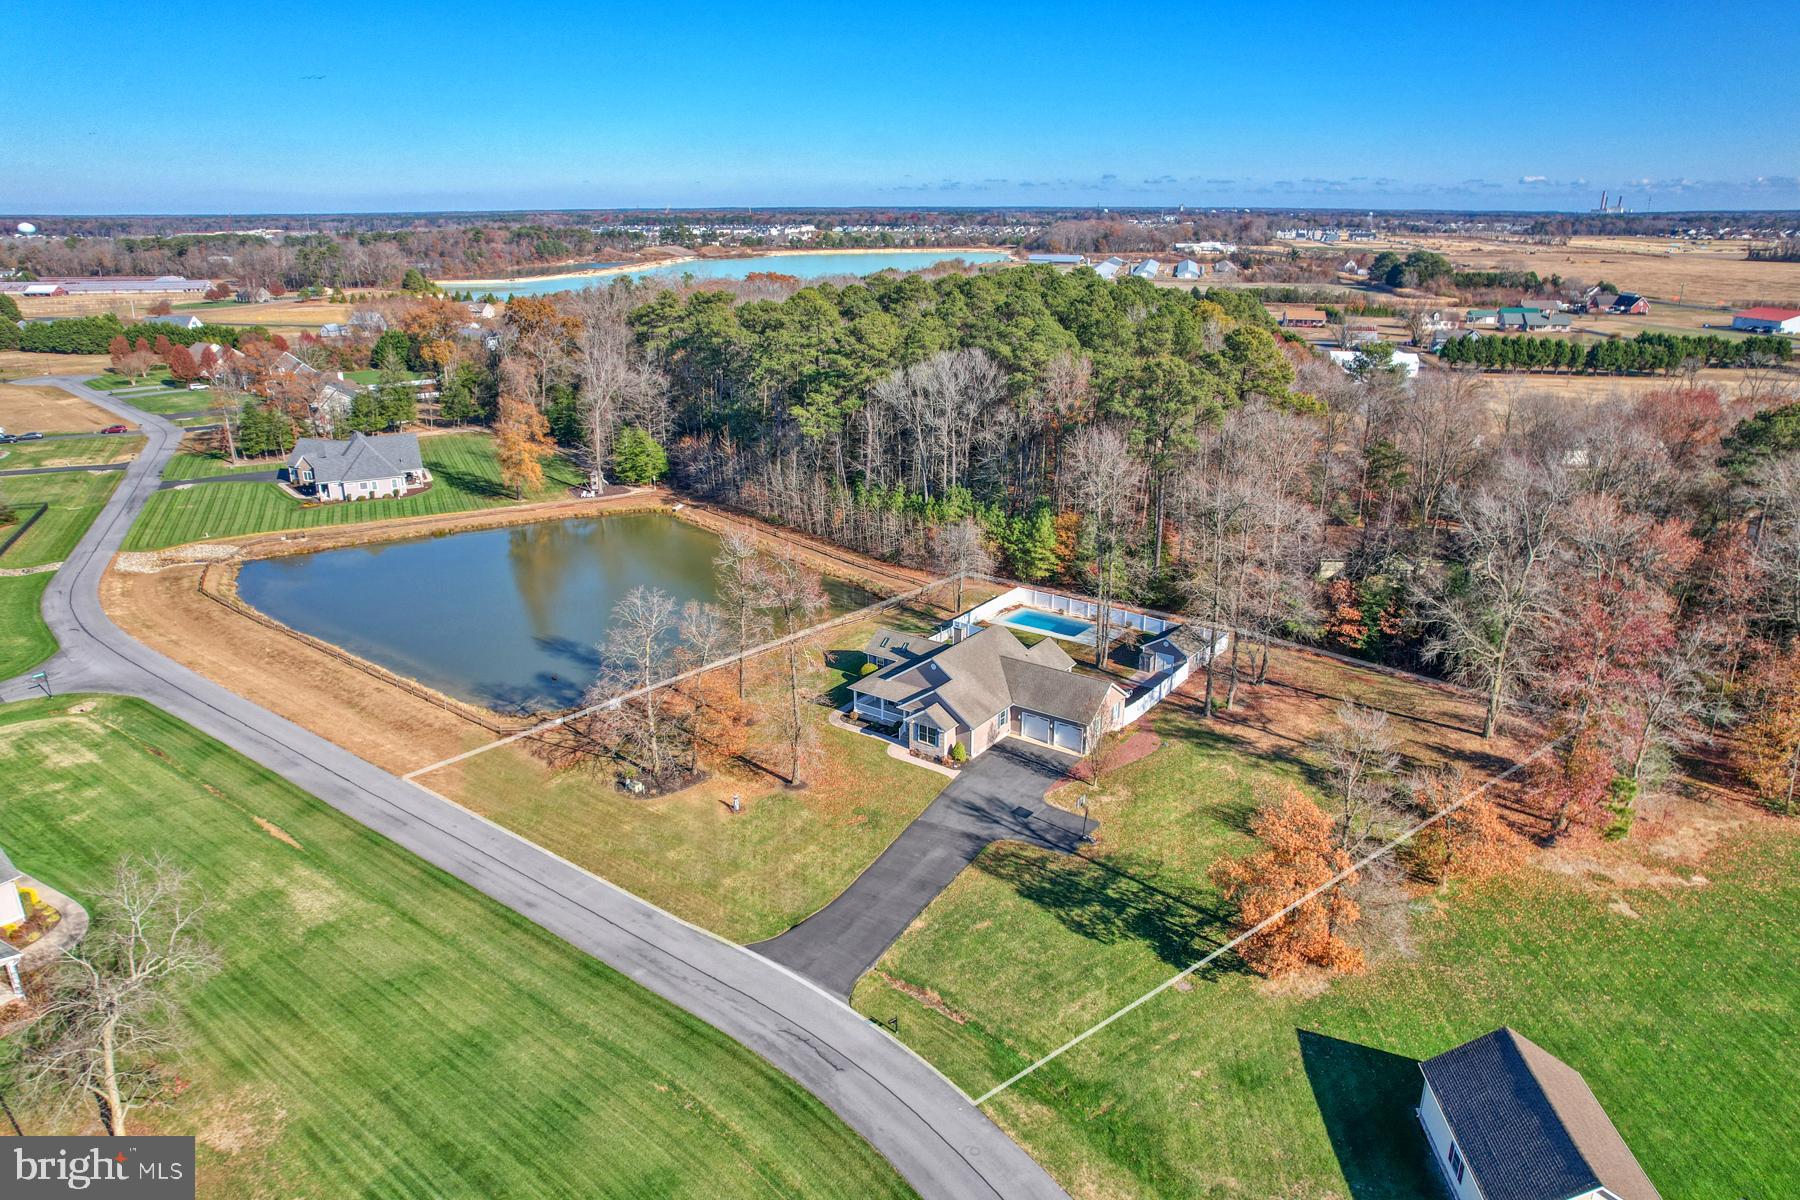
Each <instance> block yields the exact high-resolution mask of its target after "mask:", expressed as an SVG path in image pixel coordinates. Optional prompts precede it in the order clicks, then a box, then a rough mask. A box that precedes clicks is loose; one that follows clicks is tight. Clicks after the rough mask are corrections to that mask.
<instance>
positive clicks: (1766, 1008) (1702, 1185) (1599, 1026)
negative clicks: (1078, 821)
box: [854, 708, 1800, 1200]
mask: <svg viewBox="0 0 1800 1200" xmlns="http://www.w3.org/2000/svg"><path fill="white" fill-rule="evenodd" d="M1155 730H1156V732H1158V733H1159V734H1160V735H1161V736H1162V739H1163V741H1162V744H1161V745H1160V746H1159V747H1158V748H1157V749H1156V750H1155V751H1153V752H1152V753H1151V754H1150V755H1149V756H1148V757H1146V758H1143V759H1141V760H1140V761H1138V762H1136V763H1133V764H1131V765H1130V766H1127V767H1124V768H1121V769H1120V770H1118V771H1117V772H1114V773H1111V774H1109V775H1107V776H1105V777H1103V779H1102V781H1101V786H1100V788H1099V793H1098V794H1099V796H1100V797H1101V799H1100V800H1099V801H1098V802H1097V804H1096V809H1095V815H1096V816H1097V817H1098V819H1099V820H1100V822H1101V826H1100V833H1099V838H1098V841H1097V843H1096V844H1095V846H1094V847H1093V848H1092V849H1091V851H1090V853H1089V856H1088V858H1087V859H1086V860H1071V859H1066V858H1064V859H1057V858H1054V857H1052V856H1048V855H1042V854H1038V853H1035V852H1028V851H1024V850H1021V849H1020V848H1017V847H1009V846H1004V845H1002V846H995V847H991V848H990V849H989V850H988V851H987V852H986V853H985V854H984V855H983V856H982V857H981V858H980V859H979V860H978V861H977V863H976V864H975V866H974V868H973V869H971V870H969V871H966V872H964V874H963V875H962V876H961V877H960V878H959V879H958V880H957V881H956V883H955V884H954V885H952V887H951V888H950V889H949V890H948V891H947V892H946V893H945V894H944V895H943V896H941V897H940V898H939V899H938V900H937V901H936V902H934V903H933V904H932V905H931V906H930V907H929V908H927V909H926V910H925V912H924V913H923V914H922V916H921V917H920V919H919V921H918V922H916V923H915V925H914V926H913V928H912V929H911V930H910V931H909V932H908V933H907V934H906V935H905V936H904V937H903V938H902V939H901V940H900V941H899V942H898V943H897V944H896V945H895V946H894V947H893V949H892V950H890V951H889V953H888V954H887V956H886V957H885V958H884V959H883V960H882V962H881V963H880V964H878V966H877V968H876V971H875V972H873V973H871V974H870V975H869V976H868V977H866V978H865V979H864V980H863V981H862V983H861V984H860V985H859V986H858V988H857V990H856V994H855V997H854V1003H855V1004H856V1006H857V1008H858V1009H859V1010H861V1011H863V1012H866V1013H868V1014H869V1015H870V1016H872V1017H874V1018H877V1019H881V1020H887V1019H890V1018H897V1019H898V1021H899V1034H900V1036H901V1038H902V1039H904V1040H905V1041H906V1042H908V1043H909V1044H910V1045H912V1046H913V1047H914V1048H915V1049H917V1050H918V1051H919V1052H920V1053H921V1054H923V1055H925V1057H927V1058H928V1059H930V1060H931V1061H932V1062H933V1063H934V1064H935V1065H936V1066H938V1067H939V1068H940V1069H942V1070H944V1071H945V1072H946V1073H947V1074H948V1075H949V1076H950V1077H951V1078H952V1079H953V1080H955V1081H956V1082H957V1083H958V1084H959V1085H961V1086H962V1087H963V1088H964V1089H965V1090H967V1091H968V1092H969V1093H970V1094H971V1095H974V1096H979V1095H981V1094H982V1093H983V1092H985V1091H986V1090H988V1089H989V1088H991V1087H993V1086H994V1085H996V1084H998V1083H1000V1082H1001V1081H1003V1080H1004V1079H1006V1078H1008V1077H1009V1076H1011V1075H1012V1074H1013V1073H1014V1072H1016V1071H1018V1070H1019V1069H1021V1068H1023V1067H1025V1066H1026V1065H1028V1064H1029V1063H1031V1062H1032V1061H1034V1060H1036V1059H1037V1058H1039V1057H1040V1056H1042V1055H1044V1054H1046V1053H1048V1052H1050V1051H1051V1050H1053V1049H1055V1048H1056V1047H1058V1046H1059V1045H1061V1044H1062V1043H1063V1042H1065V1041H1066V1040H1068V1039H1069V1038H1071V1037H1073V1036H1074V1035H1076V1034H1078V1033H1080V1032H1081V1031H1082V1030H1084V1029H1086V1028H1088V1027H1089V1026H1090V1025H1092V1024H1093V1023H1094V1022H1096V1021H1098V1020H1100V1019H1102V1018H1103V1017H1105V1016H1107V1015H1108V1014H1110V1013H1112V1012H1114V1011H1116V1010H1117V1009H1118V1008H1119V1007H1121V1006H1122V1005H1124V1004H1125V1003H1128V1002H1129V1001H1131V1000H1133V999H1135V998H1136V997H1138V996H1140V995H1142V994H1143V993H1144V992H1146V991H1148V990H1149V989H1150V988H1152V987H1154V986H1156V985H1157V984H1160V983H1162V982H1164V981H1165V980H1167V979H1168V978H1170V977H1171V976H1173V975H1174V974H1175V973H1176V972H1177V971H1178V970H1180V969H1182V968H1184V967H1186V966H1188V965H1190V964H1191V963H1193V962H1195V961H1197V960H1198V959H1199V958H1201V957H1202V956H1203V955H1204V954H1205V953H1206V951H1207V950H1209V949H1210V948H1212V947H1213V946H1215V945H1217V944H1218V943H1219V941H1220V939H1222V938H1224V937H1226V936H1228V927H1227V924H1226V920H1227V917H1228V910H1227V908H1226V906H1225V905H1223V903H1222V898H1221V897H1220V896H1219V894H1218V892H1217V891H1216V889H1214V888H1213V887H1212V885H1211V884H1210V882H1209V881H1208V880H1207V878H1206V868H1207V866H1208V864H1209V863H1210V862H1211V861H1212V860H1213V859H1214V858H1215V857H1216V856H1217V855H1219V854H1222V853H1233V854H1235V853H1241V852H1243V851H1245V850H1247V849H1248V848H1249V847H1250V845H1251V840H1250V837H1249V834H1248V831H1247V820H1248V817H1249V816H1250V814H1251V812H1252V811H1253V805H1254V804H1255V803H1256V801H1257V799H1258V798H1259V797H1261V796H1263V795H1265V794H1268V793H1270V792H1271V791H1272V790H1273V789H1274V788H1276V787H1277V786H1279V785H1281V784H1284V783H1302V785H1303V786H1304V782H1303V781H1304V780H1305V778H1306V774H1307V771H1308V770H1309V764H1308V763H1307V762H1306V760H1305V755H1304V753H1303V752H1300V751H1299V749H1298V747H1296V748H1295V752H1294V753H1292V754H1288V755H1285V756H1281V755H1279V754H1277V756H1275V757H1265V756H1262V755H1258V754H1253V753H1249V752H1246V750H1245V749H1244V748H1243V747H1241V746H1237V745H1234V744H1233V740H1232V739H1231V738H1229V737H1227V736H1222V735H1219V734H1216V733H1214V732H1212V731H1209V730H1207V729H1204V728H1200V727H1198V723H1197V721H1196V720H1195V719H1194V718H1193V717H1192V716H1191V715H1190V714H1188V713H1184V712H1181V711H1179V710H1174V709H1168V708H1165V709H1164V710H1161V715H1160V716H1159V717H1158V718H1157V719H1156V721H1155ZM1702 867H1703V881H1702V882H1698V883H1694V884H1692V885H1691V886H1690V885H1684V882H1683V881H1684V880H1687V879H1689V878H1701V875H1700V873H1698V872H1692V868H1689V867H1673V866H1669V865H1667V864H1666V863H1665V864H1664V867H1663V868H1662V870H1661V876H1662V878H1663V879H1664V880H1665V883H1664V885H1663V886H1659V887H1626V886H1624V885H1622V884H1617V883H1608V882H1606V881H1605V876H1604V875H1603V874H1601V873H1600V871H1599V869H1598V868H1596V869H1595V870H1593V871H1586V872H1582V873H1579V874H1576V875H1573V876H1571V875H1565V874H1555V873H1550V872H1547V871H1541V870H1537V869H1530V870H1527V871H1526V872H1524V873H1522V874H1521V875H1519V876H1517V877H1515V878H1513V879H1511V880H1507V881H1502V882H1498V883H1495V884H1490V885H1487V886H1485V887H1484V888H1482V889H1478V890H1474V891H1465V892H1463V893H1460V894H1458V893H1456V892H1452V893H1449V894H1427V895H1424V896H1422V897H1421V898H1419V899H1417V900H1416V901H1415V902H1413V903H1412V904H1411V906H1410V908H1411V918H1412V934H1411V937H1410V939H1409V940H1410V948H1403V949H1402V950H1401V951H1398V952H1396V951H1390V952H1388V953H1387V954H1386V955H1384V956H1383V957H1382V958H1380V959H1378V960H1377V962H1376V965H1374V966H1373V967H1372V968H1371V969H1370V970H1369V971H1368V972H1367V973H1365V974H1363V975H1360V976H1354V977H1347V978H1339V979H1337V980H1335V981H1330V982H1329V983H1328V984H1327V982H1326V981H1324V980H1300V981H1290V982H1284V983H1270V982H1268V981H1264V980H1261V979H1259V978H1257V977H1255V976H1253V975H1251V974H1249V973H1248V972H1246V971H1244V970H1243V969H1242V968H1241V967H1240V966H1238V965H1236V964H1235V962H1233V961H1231V960H1229V958H1227V959H1222V960H1220V962H1219V964H1218V965H1217V969H1209V971H1208V972H1206V973H1203V974H1201V975H1198V976H1195V977H1193V978H1192V979H1191V980H1190V981H1188V982H1186V983H1185V984H1183V985H1182V986H1180V987H1177V988H1173V989H1170V990H1168V991H1165V992H1164V993H1162V994H1161V995H1160V996H1158V997H1156V998H1155V999H1154V1000H1152V1001H1150V1002H1149V1003H1147V1004H1145V1005H1144V1006H1142V1007H1140V1008H1139V1009H1137V1010H1135V1011H1134V1012H1133V1013H1131V1014H1130V1015H1128V1016H1126V1017H1124V1018H1122V1019H1120V1020H1119V1021H1117V1022H1115V1023H1114V1024H1113V1025H1111V1026H1109V1027H1108V1028H1107V1029H1106V1030H1104V1031H1102V1032H1101V1033H1099V1034H1098V1035H1096V1036H1095V1037H1093V1038H1091V1039H1089V1040H1088V1041H1087V1042H1085V1043H1083V1044H1082V1045H1081V1046H1079V1047H1077V1048H1076V1049H1075V1050H1073V1051H1070V1052H1069V1053H1068V1054H1066V1055H1064V1056H1063V1057H1062V1058H1059V1059H1058V1060H1056V1061H1055V1062H1053V1063H1051V1064H1049V1065H1048V1066H1046V1067H1045V1068H1043V1069H1042V1070H1040V1071H1039V1072H1038V1073H1036V1074H1035V1075H1032V1076H1030V1077H1028V1078H1027V1079H1026V1080H1024V1081H1022V1082H1021V1083H1019V1084H1017V1085H1015V1086H1014V1087H1013V1088H1011V1089H1010V1090H1008V1091H1005V1092H1002V1093H1001V1094H1000V1095H999V1096H997V1097H996V1098H995V1099H993V1100H992V1101H990V1102H989V1104H988V1105H987V1106H986V1111H988V1112H989V1113H990V1115H992V1116H993V1117H994V1118H995V1119H996V1120H997V1121H999V1122H1000V1123H1001V1124H1002V1125H1003V1126H1004V1127H1005V1128H1006V1129H1008V1130H1009V1131H1010V1132H1012V1133H1013V1134H1014V1136H1015V1137H1017V1138H1018V1139H1019V1140H1020V1141H1021V1142H1022V1143H1023V1144H1024V1145H1025V1146H1026V1148H1027V1149H1029V1150H1030V1151H1031V1152H1032V1154H1033V1155H1034V1156H1035V1157H1037V1158H1038V1160H1039V1161H1040V1162H1042V1163H1043V1164H1044V1165H1045V1166H1046V1167H1048V1168H1049V1169H1050V1170H1051V1171H1052V1172H1053V1173H1054V1174H1055V1175H1056V1176H1057V1178H1058V1179H1059V1181H1060V1182H1061V1183H1062V1184H1063V1185H1064V1186H1065V1187H1067V1188H1069V1189H1070V1191H1071V1192H1072V1193H1073V1194H1076V1195H1092V1196H1124V1195H1155V1196H1166V1197H1208V1198H1213V1197H1244V1198H1246V1200H1248V1198H1251V1197H1256V1198H1261V1197H1272V1196H1273V1197H1307V1198H1313V1197H1320V1198H1323V1197H1337V1198H1353V1200H1401V1198H1404V1200H1438V1197H1439V1196H1440V1192H1439V1188H1440V1187H1441V1185H1440V1184H1439V1182H1438V1180H1437V1179H1436V1178H1435V1177H1434V1175H1433V1174H1432V1167H1431V1165H1430V1163H1429V1161H1428V1160H1427V1158H1426V1150H1425V1146H1424V1142H1423V1139H1422V1137H1421V1135H1420V1134H1419V1131H1418V1125H1417V1122H1416V1120H1415V1118H1414V1117H1413V1114H1412V1107H1413V1106H1414V1105H1416V1104H1417V1102H1418V1092H1419V1074H1418V1069H1417V1062H1418V1061H1419V1060H1421V1059H1424V1058H1428V1057H1430V1056H1432V1055H1434V1054H1437V1053H1440V1052H1442V1051H1444V1050H1447V1049H1449V1048H1450V1047H1452V1046H1455V1045H1458V1044H1460V1043H1461V1042H1463V1041H1466V1040H1468V1039H1470V1038H1472V1037H1476V1036H1478V1035H1480V1034H1483V1033H1486V1032H1488V1031H1490V1030H1492V1029H1494V1028H1496V1027H1498V1026H1501V1025H1511V1026H1513V1027H1515V1028H1517V1029H1518V1030H1520V1031H1521V1032H1523V1033H1524V1034H1525V1035H1526V1036H1528V1037H1530V1038H1532V1039H1534V1040H1536V1041H1537V1042H1539V1044H1541V1045H1543V1046H1545V1047H1546V1048H1547V1049H1549V1050H1550V1051H1551V1052H1552V1053H1555V1054H1558V1055H1560V1056H1562V1057H1564V1058H1565V1059H1566V1060H1567V1061H1568V1062H1569V1063H1571V1064H1572V1065H1573V1066H1575V1067H1576V1068H1577V1069H1578V1070H1580V1071H1582V1072H1583V1074H1584V1075H1585V1076H1586V1077H1587V1079H1588V1082H1589V1083H1590V1084H1591V1086H1592V1087H1593V1088H1594V1090H1595V1092H1596V1094H1597V1095H1598V1096H1599V1097H1600V1100H1601V1102H1602V1103H1603V1104H1604V1105H1605V1106H1606V1108H1607V1110H1608V1112H1609V1113H1610V1114H1611V1116H1612V1118H1613V1120H1614V1121H1615V1123H1616V1124H1617V1125H1618V1126H1619V1129H1620V1131H1621V1132H1622V1134H1623V1135H1624V1137H1625V1139H1626V1141H1627V1142H1628V1143H1629V1144H1630V1145H1631V1146H1632V1147H1633V1148H1634V1149H1635V1151H1636V1152H1637V1154H1638V1157H1639V1158H1640V1160H1641V1161H1642V1162H1643V1164H1644V1167H1645V1169H1646V1170H1647V1171H1648V1172H1649V1173H1650V1176H1651V1178H1652V1179H1653V1180H1655V1181H1656V1183H1657V1184H1658V1186H1659V1187H1660V1188H1661V1190H1662V1194H1663V1195H1665V1196H1681V1197H1684V1198H1685V1197H1717V1198H1719V1200H1777V1198H1778V1197H1783V1196H1787V1195H1791V1194H1792V1186H1791V1185H1792V1183H1793V1181H1794V1175H1793V1172H1792V1156H1791V1154H1790V1147H1789V1145H1788V1144H1787V1143H1788V1139H1787V1135H1786V1131H1787V1130H1791V1129H1792V1128H1793V1127H1794V1124H1795V1122H1796V1120H1800V1093H1797V1092H1796V1091H1795V1089H1794V1088H1793V1087H1792V1086H1791V1083H1790V1081H1791V1080H1792V1079H1793V1078H1795V1077H1796V1076H1797V1075H1800V1036H1797V1034H1800V965H1797V964H1800V889H1795V888H1794V887H1793V885H1792V879H1793V877H1794V873H1795V871H1796V869H1800V828H1796V827H1794V826H1791V825H1788V826H1782V825H1777V824H1775V823H1774V822H1769V821H1758V822H1755V823H1754V824H1752V825H1751V826H1750V827H1749V829H1748V831H1747V832H1745V833H1743V834H1742V835H1740V836H1739V837H1738V838H1737V839H1736V840H1734V841H1731V842H1728V843H1726V844H1725V845H1722V846H1720V847H1718V848H1716V849H1715V850H1714V851H1713V852H1712V853H1711V855H1710V856H1709V857H1708V858H1707V859H1706V860H1704V862H1703V864H1702Z"/></svg>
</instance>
